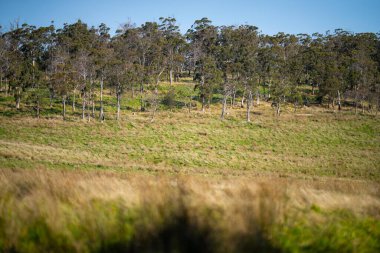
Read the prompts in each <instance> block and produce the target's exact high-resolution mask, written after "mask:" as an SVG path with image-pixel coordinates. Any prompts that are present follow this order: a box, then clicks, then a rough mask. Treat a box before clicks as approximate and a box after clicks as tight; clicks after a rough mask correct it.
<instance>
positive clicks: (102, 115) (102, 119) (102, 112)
mask: <svg viewBox="0 0 380 253" xmlns="http://www.w3.org/2000/svg"><path fill="white" fill-rule="evenodd" d="M99 119H100V121H104V107H103V77H102V79H101V80H100V113H99Z"/></svg>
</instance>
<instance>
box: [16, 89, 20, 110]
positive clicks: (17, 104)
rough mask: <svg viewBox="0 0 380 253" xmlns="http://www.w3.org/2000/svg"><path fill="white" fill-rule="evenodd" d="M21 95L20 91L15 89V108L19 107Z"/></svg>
mask: <svg viewBox="0 0 380 253" xmlns="http://www.w3.org/2000/svg"><path fill="white" fill-rule="evenodd" d="M20 100H21V95H20V91H16V109H20Z"/></svg>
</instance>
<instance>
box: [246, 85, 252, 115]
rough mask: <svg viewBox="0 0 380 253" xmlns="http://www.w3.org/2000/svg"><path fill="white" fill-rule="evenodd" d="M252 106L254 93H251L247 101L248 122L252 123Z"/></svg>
mask: <svg viewBox="0 0 380 253" xmlns="http://www.w3.org/2000/svg"><path fill="white" fill-rule="evenodd" d="M251 104H252V91H249V92H248V99H247V122H250V121H251Z"/></svg>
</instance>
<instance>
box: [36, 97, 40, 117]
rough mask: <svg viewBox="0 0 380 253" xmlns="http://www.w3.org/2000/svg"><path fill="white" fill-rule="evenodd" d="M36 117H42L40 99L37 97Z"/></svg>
mask: <svg viewBox="0 0 380 253" xmlns="http://www.w3.org/2000/svg"><path fill="white" fill-rule="evenodd" d="M36 117H37V118H38V119H39V118H40V99H39V97H37V103H36Z"/></svg>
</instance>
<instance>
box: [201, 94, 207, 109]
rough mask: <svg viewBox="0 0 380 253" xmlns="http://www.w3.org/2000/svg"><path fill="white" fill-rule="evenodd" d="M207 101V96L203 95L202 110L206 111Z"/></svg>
mask: <svg viewBox="0 0 380 253" xmlns="http://www.w3.org/2000/svg"><path fill="white" fill-rule="evenodd" d="M205 103H206V101H205V96H204V95H202V112H205Z"/></svg>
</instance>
